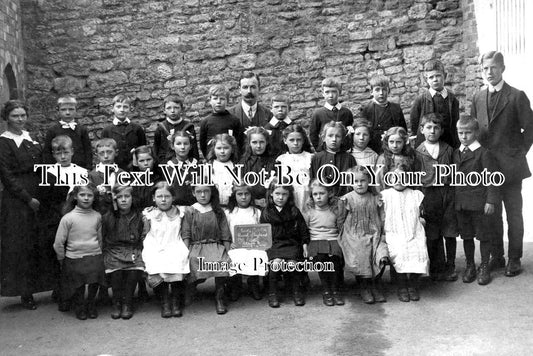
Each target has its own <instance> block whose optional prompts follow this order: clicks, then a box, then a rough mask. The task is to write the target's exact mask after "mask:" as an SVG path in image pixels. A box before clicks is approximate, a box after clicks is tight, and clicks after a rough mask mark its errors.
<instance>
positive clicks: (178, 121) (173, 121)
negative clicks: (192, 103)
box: [167, 117, 183, 125]
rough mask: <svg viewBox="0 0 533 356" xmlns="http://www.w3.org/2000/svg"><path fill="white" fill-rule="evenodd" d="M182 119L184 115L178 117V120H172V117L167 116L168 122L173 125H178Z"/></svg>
mask: <svg viewBox="0 0 533 356" xmlns="http://www.w3.org/2000/svg"><path fill="white" fill-rule="evenodd" d="M182 120H183V118H182V117H180V118H179V119H177V120H172V119H170V118H169V117H167V122H168V123H169V124H171V125H177V124H179V123H180V122H181V121H182Z"/></svg>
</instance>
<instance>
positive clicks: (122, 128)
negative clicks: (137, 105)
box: [102, 94, 146, 171]
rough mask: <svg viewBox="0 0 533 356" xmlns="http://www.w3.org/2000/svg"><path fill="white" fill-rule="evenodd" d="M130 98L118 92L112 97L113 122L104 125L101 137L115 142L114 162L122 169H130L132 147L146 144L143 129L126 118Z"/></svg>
mask: <svg viewBox="0 0 533 356" xmlns="http://www.w3.org/2000/svg"><path fill="white" fill-rule="evenodd" d="M130 105H131V100H130V98H128V97H127V96H126V95H122V94H119V95H117V96H115V97H114V98H113V115H114V117H113V123H112V124H111V125H109V126H106V127H104V130H103V131H102V138H112V139H114V140H115V142H116V143H117V156H116V157H115V163H116V164H117V165H118V166H119V167H120V168H122V169H124V170H126V171H129V170H130V169H131V163H132V155H131V150H132V149H133V148H136V147H139V146H143V145H146V135H145V133H144V129H143V128H142V127H141V126H140V125H138V124H136V123H134V122H131V120H130V119H129V118H128V113H129V112H130V109H131V107H130Z"/></svg>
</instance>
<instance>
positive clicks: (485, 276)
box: [477, 262, 490, 286]
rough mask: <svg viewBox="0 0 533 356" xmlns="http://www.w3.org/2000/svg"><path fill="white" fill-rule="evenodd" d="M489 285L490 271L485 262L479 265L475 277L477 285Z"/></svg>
mask: <svg viewBox="0 0 533 356" xmlns="http://www.w3.org/2000/svg"><path fill="white" fill-rule="evenodd" d="M489 283H490V269H489V264H488V263H487V262H484V263H481V265H480V266H479V273H478V276H477V284H479V285H480V286H484V285H487V284H489Z"/></svg>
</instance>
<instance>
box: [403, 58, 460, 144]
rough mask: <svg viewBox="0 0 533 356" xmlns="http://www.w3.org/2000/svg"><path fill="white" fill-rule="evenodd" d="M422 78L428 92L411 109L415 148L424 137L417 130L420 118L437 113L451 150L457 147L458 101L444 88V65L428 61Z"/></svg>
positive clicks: (444, 138)
mask: <svg viewBox="0 0 533 356" xmlns="http://www.w3.org/2000/svg"><path fill="white" fill-rule="evenodd" d="M424 76H425V78H426V81H427V83H428V85H429V90H426V91H424V92H423V93H422V94H420V95H419V96H418V97H417V98H416V99H415V101H414V103H413V106H412V108H411V113H410V120H411V133H412V135H415V134H416V140H415V147H418V146H419V145H420V144H421V143H422V141H424V135H422V133H421V132H420V130H419V129H418V127H419V125H420V118H421V117H423V116H424V115H426V114H429V113H432V112H434V113H438V114H439V115H440V116H441V117H442V120H443V121H442V137H441V140H442V141H444V142H446V143H447V144H448V145H450V146H451V147H452V148H454V149H455V148H457V147H459V140H458V138H457V126H456V125H457V120H459V100H457V98H456V97H455V95H454V94H453V93H452V92H451V91H450V90H448V89H446V88H445V87H444V79H445V78H446V72H445V70H444V64H442V62H441V61H438V60H430V61H428V62H426V63H425V64H424Z"/></svg>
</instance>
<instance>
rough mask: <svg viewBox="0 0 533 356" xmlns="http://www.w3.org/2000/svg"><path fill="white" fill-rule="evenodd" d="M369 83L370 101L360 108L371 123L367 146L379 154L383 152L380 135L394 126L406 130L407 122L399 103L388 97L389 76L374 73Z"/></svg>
mask: <svg viewBox="0 0 533 356" xmlns="http://www.w3.org/2000/svg"><path fill="white" fill-rule="evenodd" d="M369 84H370V90H371V92H372V101H371V102H369V103H368V104H367V105H366V106H365V107H363V108H362V109H361V115H362V116H363V117H364V118H365V119H367V120H368V121H369V122H370V124H371V125H372V127H371V131H370V132H371V136H370V142H369V143H368V147H370V148H371V149H372V150H373V151H374V152H376V153H377V154H381V153H383V143H382V137H383V135H384V134H385V132H387V130H388V129H390V128H391V127H395V126H400V127H403V128H404V129H406V130H407V124H406V123H405V117H404V116H403V111H402V108H401V106H400V104H396V103H392V102H390V101H389V99H388V97H389V94H390V84H389V78H387V77H385V76H383V75H375V76H373V77H372V78H371V79H370V83H369Z"/></svg>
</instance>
